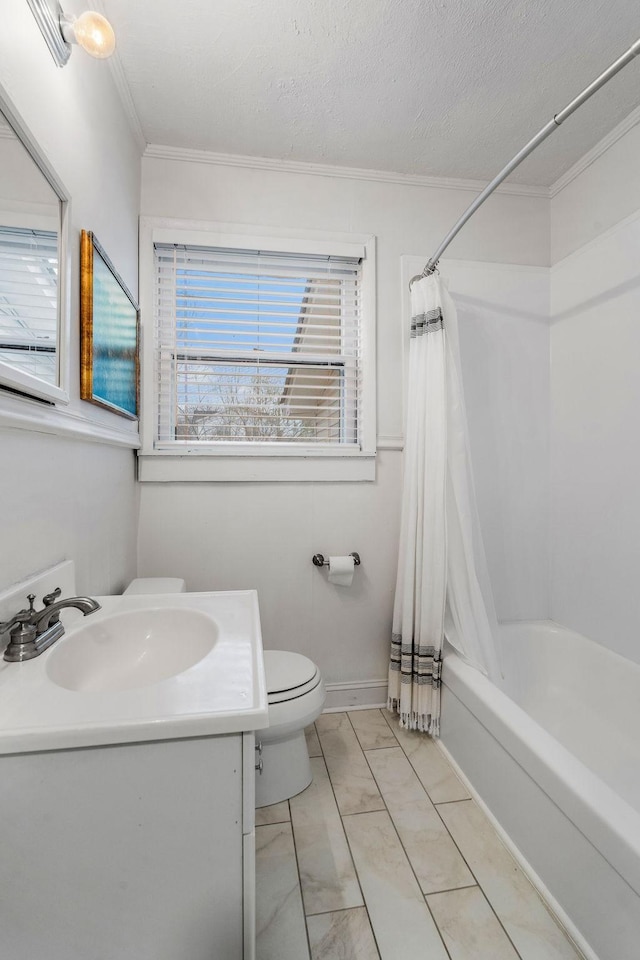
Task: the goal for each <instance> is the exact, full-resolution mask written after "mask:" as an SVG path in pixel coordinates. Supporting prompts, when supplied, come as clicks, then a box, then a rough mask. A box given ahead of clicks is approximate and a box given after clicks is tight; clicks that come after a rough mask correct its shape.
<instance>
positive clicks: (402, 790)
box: [366, 746, 476, 893]
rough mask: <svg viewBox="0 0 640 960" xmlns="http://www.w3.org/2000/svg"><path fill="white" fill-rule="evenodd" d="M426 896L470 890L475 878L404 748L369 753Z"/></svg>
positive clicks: (378, 782) (392, 816) (389, 808)
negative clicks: (463, 889)
mask: <svg viewBox="0 0 640 960" xmlns="http://www.w3.org/2000/svg"><path fill="white" fill-rule="evenodd" d="M366 757H367V760H368V761H369V766H370V767H371V770H372V771H373V775H374V777H375V778H376V782H377V784H378V788H379V789H380V792H381V794H382V798H383V800H384V801H385V803H386V805H387V809H388V811H389V813H390V814H391V819H392V820H393V823H394V825H395V828H396V830H397V831H398V833H399V834H400V839H401V841H402V844H403V846H404V849H405V850H406V852H407V856H408V857H409V860H410V861H411V866H412V867H413V870H414V872H415V875H416V877H417V878H418V882H419V884H420V886H421V888H422V892H423V893H435V892H436V891H438V890H451V889H453V888H454V887H468V886H470V885H471V884H474V883H475V882H476V881H475V878H474V876H473V874H472V873H471V872H470V871H469V868H468V867H467V865H466V863H465V862H464V859H463V858H462V857H461V855H460V851H459V850H458V848H457V847H456V845H455V843H454V842H453V840H452V839H451V837H450V836H449V832H448V831H447V828H446V827H445V825H444V824H443V822H442V820H441V819H440V817H439V816H438V812H437V810H436V809H435V807H434V806H433V804H432V803H431V801H430V800H429V798H428V797H427V795H426V793H425V791H424V789H423V787H422V785H421V783H420V781H419V780H418V778H417V776H416V774H415V771H414V769H413V767H412V766H411V764H410V763H409V761H408V760H407V758H406V756H405V754H404V752H403V751H402V750H401V749H400V747H398V746H396V747H391V748H390V749H388V750H371V751H367V753H366Z"/></svg>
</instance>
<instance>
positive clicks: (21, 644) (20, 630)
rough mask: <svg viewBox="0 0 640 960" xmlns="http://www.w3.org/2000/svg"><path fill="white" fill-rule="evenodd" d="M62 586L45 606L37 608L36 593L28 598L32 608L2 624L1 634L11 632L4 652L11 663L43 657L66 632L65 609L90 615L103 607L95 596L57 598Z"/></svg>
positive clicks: (20, 612)
mask: <svg viewBox="0 0 640 960" xmlns="http://www.w3.org/2000/svg"><path fill="white" fill-rule="evenodd" d="M60 592H61V591H60V587H56V589H55V590H54V591H53V593H49V594H47V596H46V597H44V598H43V603H44V608H43V609H42V610H34V606H33V602H34V600H35V598H36V595H35V593H30V594H29V596H28V597H27V600H28V601H29V609H28V610H19V611H18V612H17V613H16V614H15V615H14V616H13V617H12V618H11V619H10V620H7V621H6V622H5V623H0V634H1V633H6V632H7V631H9V643H8V645H7V648H6V650H5V652H4V659H5V660H7V661H8V662H9V663H21V662H22V661H23V660H32V659H33V658H34V657H39V656H40V654H41V653H43V652H44V651H45V650H46V649H47V647H50V646H51V644H52V643H55V642H56V640H59V639H60V637H61V636H62V635H63V634H64V624H62V623H61V622H60V619H59V615H60V611H61V610H65V609H66V608H67V607H75V608H76V610H80V611H81V612H82V613H83V615H84V616H85V617H86V616H88V614H90V613H95V611H96V610H99V609H100V604H99V603H98V602H97V601H96V600H92V599H91V597H69V599H67V600H57V601H56V597H59V596H60Z"/></svg>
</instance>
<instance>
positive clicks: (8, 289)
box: [0, 91, 69, 403]
mask: <svg viewBox="0 0 640 960" xmlns="http://www.w3.org/2000/svg"><path fill="white" fill-rule="evenodd" d="M67 207H68V196H67V194H66V192H65V190H64V188H63V187H62V185H61V184H60V182H59V180H58V178H57V177H56V175H55V173H54V172H53V171H52V170H51V168H50V166H49V164H48V162H47V160H46V159H45V158H44V157H43V156H42V154H41V153H40V151H39V150H38V147H37V145H36V144H35V142H34V141H33V139H32V137H31V135H30V134H29V133H28V131H27V130H26V128H25V127H24V125H23V124H22V122H21V120H20V119H19V117H18V116H17V115H16V113H15V112H14V111H13V109H12V107H11V105H10V104H9V103H8V101H7V99H6V98H5V97H4V95H3V94H2V91H0V388H1V387H5V388H9V389H11V390H13V391H17V392H19V393H22V394H26V395H28V396H32V397H38V398H40V399H43V400H49V401H52V402H62V403H66V402H67V401H68V399H69V398H68V394H67V392H66V389H65V387H66V383H65V380H66V377H65V371H66V364H65V355H64V353H65V347H66V339H67V338H66V335H65V334H66V332H67V317H68V309H67V304H66V283H65V268H64V266H65V250H66V242H65V222H66V217H67Z"/></svg>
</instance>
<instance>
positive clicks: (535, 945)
mask: <svg viewBox="0 0 640 960" xmlns="http://www.w3.org/2000/svg"><path fill="white" fill-rule="evenodd" d="M307 739H308V744H309V755H310V756H311V758H312V760H311V763H312V766H313V782H312V784H311V785H310V786H309V787H308V788H307V789H306V790H305V791H304V793H301V794H299V795H298V796H297V797H293V798H292V799H291V800H290V801H284V802H283V803H276V804H274V805H273V806H271V807H263V808H262V809H260V810H257V811H256V850H257V855H256V871H257V932H258V946H257V953H258V960H421V958H424V960H579V958H580V954H579V953H578V951H577V950H576V949H575V947H574V946H573V945H572V943H571V942H570V941H569V940H568V939H567V937H566V935H565V934H564V933H563V931H562V930H561V928H560V927H559V926H558V925H557V923H556V922H555V920H554V919H553V917H552V916H551V914H550V913H549V912H548V910H547V909H546V907H545V906H544V904H543V902H542V901H541V900H540V898H539V896H538V894H537V893H536V891H535V890H534V888H533V887H532V886H531V884H530V883H529V881H528V880H527V878H526V877H525V875H524V874H523V872H522V871H521V870H520V868H519V867H518V866H517V864H516V863H515V861H514V860H513V858H512V857H511V855H510V854H509V853H508V851H507V850H506V848H505V847H504V846H503V845H502V843H501V842H500V840H499V838H498V836H497V835H496V833H495V831H494V830H493V828H492V827H491V825H490V823H489V822H488V820H487V819H486V817H485V816H484V814H483V813H482V811H481V810H480V808H479V807H478V806H477V805H476V803H475V802H474V801H473V800H472V799H470V797H469V794H468V793H467V791H466V790H465V788H464V786H463V784H462V783H461V782H460V780H459V779H458V778H457V777H456V775H455V773H454V772H453V770H452V769H451V767H450V765H449V764H448V763H447V761H446V760H445V758H444V756H443V755H442V753H441V752H440V750H439V749H438V747H437V746H436V745H435V744H434V743H433V742H432V741H430V740H429V739H428V738H427V737H425V736H423V735H422V734H417V733H410V732H408V731H406V730H401V729H400V727H399V726H398V725H397V722H396V721H395V720H394V718H393V717H392V716H391V714H389V713H387V711H385V710H359V711H353V712H351V713H328V714H323V715H322V716H321V717H320V718H319V719H318V721H317V723H316V724H315V727H311V728H309V729H308V730H307Z"/></svg>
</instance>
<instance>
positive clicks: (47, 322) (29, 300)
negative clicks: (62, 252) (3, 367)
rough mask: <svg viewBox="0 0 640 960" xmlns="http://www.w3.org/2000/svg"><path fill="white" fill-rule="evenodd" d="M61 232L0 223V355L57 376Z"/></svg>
mask: <svg viewBox="0 0 640 960" xmlns="http://www.w3.org/2000/svg"><path fill="white" fill-rule="evenodd" d="M57 316H58V236H57V234H56V232H55V231H53V230H30V229H23V228H19V227H4V226H0V359H2V360H4V361H5V362H6V363H10V364H11V365H12V366H14V367H17V368H18V369H20V370H22V371H24V372H25V373H30V374H33V375H34V376H37V377H40V378H42V379H45V380H48V381H50V382H52V383H55V381H56V373H57V359H56V343H57Z"/></svg>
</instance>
